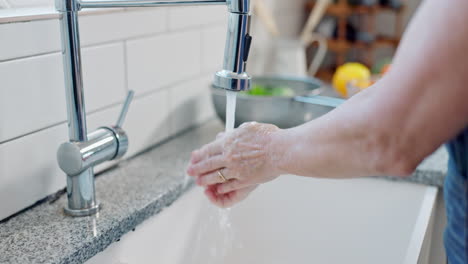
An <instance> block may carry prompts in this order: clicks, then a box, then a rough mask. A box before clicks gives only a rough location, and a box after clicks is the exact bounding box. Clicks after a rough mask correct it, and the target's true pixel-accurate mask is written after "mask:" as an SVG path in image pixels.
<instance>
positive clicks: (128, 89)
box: [123, 40, 130, 93]
mask: <svg viewBox="0 0 468 264" xmlns="http://www.w3.org/2000/svg"><path fill="white" fill-rule="evenodd" d="M123 56H124V70H125V73H124V74H125V76H124V82H125V89H126V90H127V93H128V92H129V91H130V85H129V83H128V57H127V56H128V53H127V40H124V41H123Z"/></svg>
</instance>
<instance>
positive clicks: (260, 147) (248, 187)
mask: <svg viewBox="0 0 468 264" xmlns="http://www.w3.org/2000/svg"><path fill="white" fill-rule="evenodd" d="M279 131H280V129H279V128H278V127H276V126H274V125H269V124H259V123H255V122H252V123H245V124H243V125H241V126H240V127H239V128H238V129H236V130H234V131H233V132H230V133H221V134H219V135H218V136H217V138H216V140H215V141H214V142H212V143H210V144H207V145H205V146H203V147H202V148H201V149H199V150H195V151H194V152H192V157H191V161H190V165H189V167H188V169H187V173H188V174H189V175H190V176H192V177H195V180H196V183H197V185H199V186H202V187H204V188H205V194H206V196H207V197H208V198H209V199H210V201H211V202H212V203H213V204H215V205H217V206H219V207H222V208H227V207H231V206H232V205H234V204H236V203H238V202H240V201H242V200H244V199H245V198H246V197H247V196H248V195H249V194H250V193H251V192H252V191H253V190H255V188H257V186H258V185H259V184H261V183H265V182H268V181H271V180H273V179H275V178H277V177H278V176H279V175H280V174H281V172H280V171H279V169H278V168H277V166H276V161H277V160H278V155H277V154H276V153H275V151H274V145H275V144H274V140H273V138H274V137H273V136H274V135H275V134H276V133H277V132H279ZM218 170H219V171H221V173H222V175H224V177H225V178H226V181H225V182H223V179H222V178H221V177H220V176H219V175H218Z"/></svg>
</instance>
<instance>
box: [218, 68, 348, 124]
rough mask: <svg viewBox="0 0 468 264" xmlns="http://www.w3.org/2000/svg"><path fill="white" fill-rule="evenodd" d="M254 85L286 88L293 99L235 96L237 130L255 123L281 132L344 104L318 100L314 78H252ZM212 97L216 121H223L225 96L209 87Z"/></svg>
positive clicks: (323, 97)
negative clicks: (263, 124)
mask: <svg viewBox="0 0 468 264" xmlns="http://www.w3.org/2000/svg"><path fill="white" fill-rule="evenodd" d="M252 81H253V85H255V84H259V85H270V86H271V85H274V86H282V87H289V88H291V89H293V90H294V94H295V95H294V96H290V97H287V96H252V95H247V94H243V93H239V94H238V95H237V108H236V122H235V125H236V127H237V126H239V125H241V124H242V123H245V122H250V121H256V122H261V123H270V124H275V125H277V126H278V127H281V128H289V127H294V126H298V125H300V124H303V123H305V122H307V121H310V120H312V119H314V118H317V117H319V116H321V115H324V114H325V113H328V112H329V111H331V110H332V109H333V108H335V107H337V106H338V105H339V104H341V103H342V102H343V101H344V100H342V99H338V98H334V97H327V96H320V95H319V94H320V93H321V87H323V85H322V83H321V82H320V81H319V80H317V79H315V78H296V77H284V76H264V77H255V78H253V80H252ZM211 95H212V99H213V104H214V107H215V110H216V113H217V115H218V117H219V118H220V119H221V120H222V121H223V122H224V121H225V120H226V92H225V90H222V89H219V88H215V87H212V88H211Z"/></svg>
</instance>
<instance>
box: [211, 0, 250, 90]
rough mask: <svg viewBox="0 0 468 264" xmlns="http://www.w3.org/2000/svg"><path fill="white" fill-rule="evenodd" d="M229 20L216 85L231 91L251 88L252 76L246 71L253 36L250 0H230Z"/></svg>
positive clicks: (228, 2) (228, 3) (215, 80)
mask: <svg viewBox="0 0 468 264" xmlns="http://www.w3.org/2000/svg"><path fill="white" fill-rule="evenodd" d="M227 5H228V10H229V22H228V29H227V38H226V47H225V50H224V60H223V70H221V71H219V72H217V73H216V75H215V79H214V86H216V87H218V88H222V89H226V90H230V91H244V90H249V89H250V83H251V77H250V76H249V75H248V74H247V72H245V68H246V64H247V59H248V57H249V51H250V44H251V42H252V37H251V36H250V34H249V31H250V0H228V1H227Z"/></svg>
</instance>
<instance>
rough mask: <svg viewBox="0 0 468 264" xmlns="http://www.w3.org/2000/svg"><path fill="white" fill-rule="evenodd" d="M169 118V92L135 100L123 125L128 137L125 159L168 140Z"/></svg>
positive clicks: (161, 91) (165, 90)
mask: <svg viewBox="0 0 468 264" xmlns="http://www.w3.org/2000/svg"><path fill="white" fill-rule="evenodd" d="M169 118H170V116H169V92H168V90H167V89H164V90H160V91H157V92H155V93H152V94H149V95H146V96H144V97H141V98H135V99H134V101H133V103H132V105H131V106H130V110H129V111H128V115H127V120H126V122H125V125H124V129H125V131H126V132H127V134H128V137H129V149H128V154H127V157H129V156H133V155H135V154H137V153H139V152H141V151H142V150H144V149H146V148H148V147H150V146H152V145H154V144H157V143H158V142H160V141H161V140H164V139H166V138H168V137H169V127H170V119H169Z"/></svg>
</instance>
